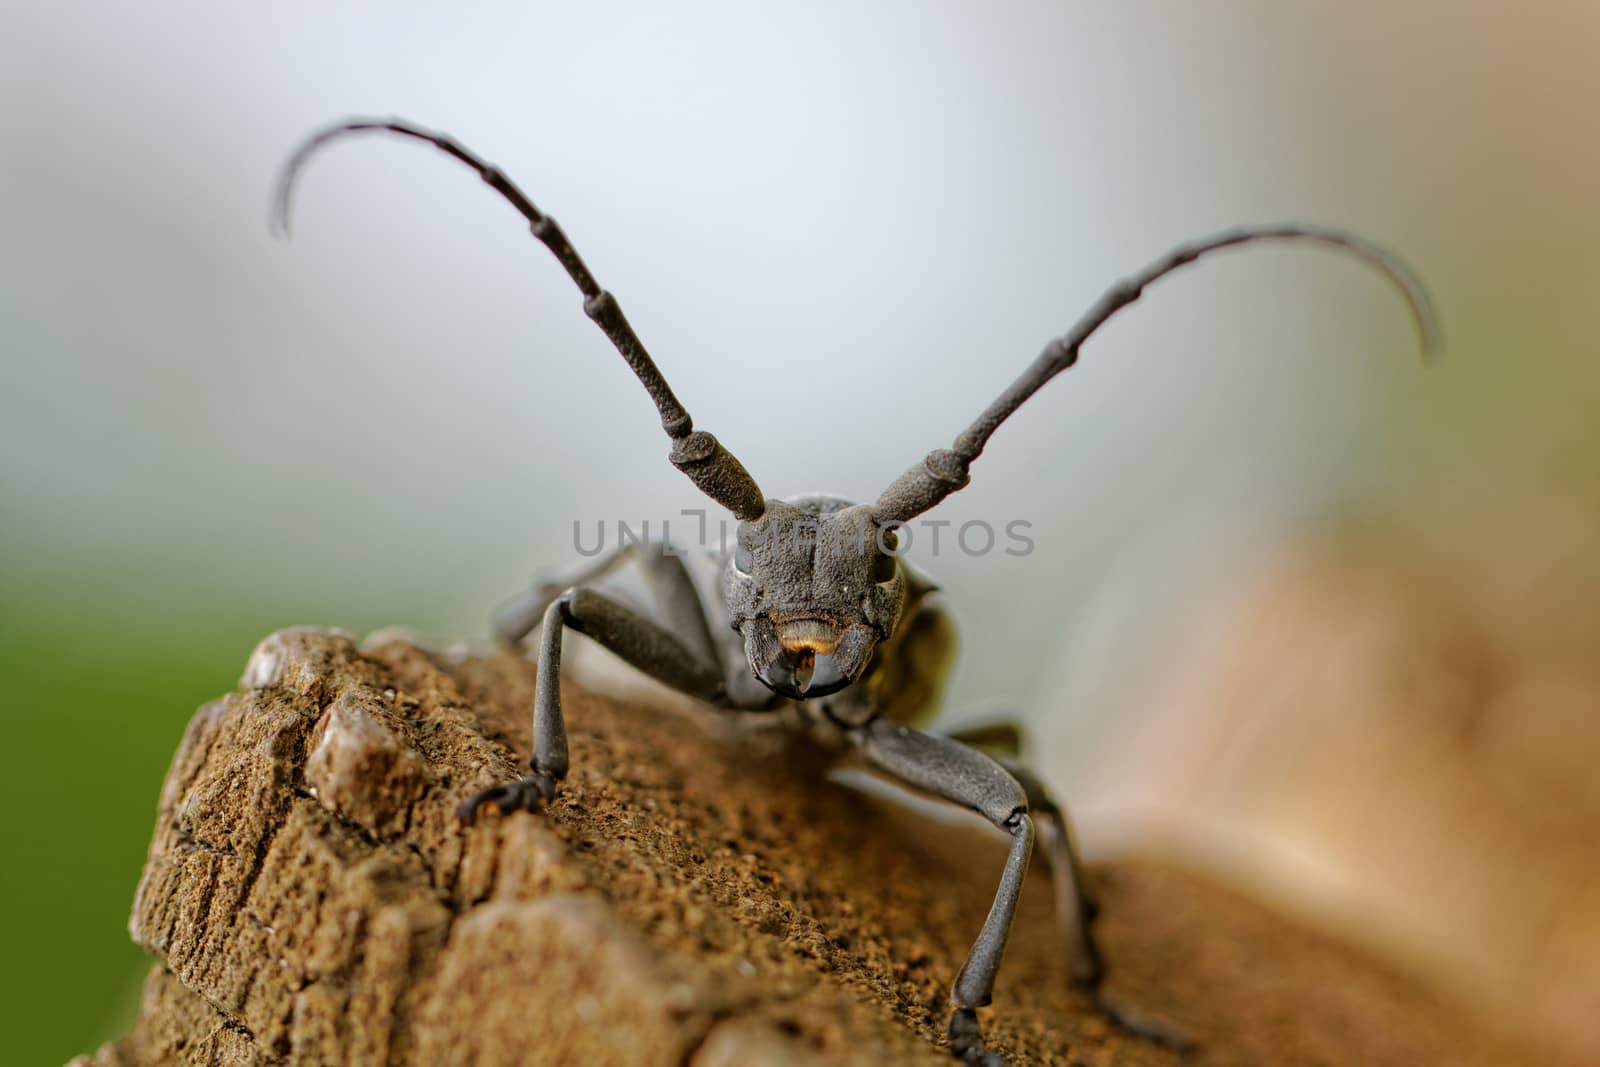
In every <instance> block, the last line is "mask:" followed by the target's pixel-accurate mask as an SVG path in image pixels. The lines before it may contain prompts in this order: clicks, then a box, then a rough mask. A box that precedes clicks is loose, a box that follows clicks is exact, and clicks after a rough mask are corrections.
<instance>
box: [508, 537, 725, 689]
mask: <svg viewBox="0 0 1600 1067" xmlns="http://www.w3.org/2000/svg"><path fill="white" fill-rule="evenodd" d="M631 562H632V563H637V564H638V566H639V569H640V570H641V571H642V572H643V573H644V576H645V579H646V581H647V582H648V583H649V587H650V594H651V598H652V600H653V601H654V604H653V607H654V609H655V611H654V614H655V615H656V616H657V618H658V620H659V621H660V622H661V624H662V625H664V626H665V627H666V628H667V629H668V630H670V631H672V632H673V633H675V634H677V635H679V636H680V637H681V638H683V639H684V640H685V641H687V642H688V643H690V644H691V645H692V646H693V651H694V652H695V653H696V654H698V655H700V656H702V657H704V658H706V659H709V660H713V661H714V660H715V659H716V658H717V653H716V648H715V646H714V645H713V643H712V640H711V627H710V624H709V622H708V621H707V619H706V609H705V604H704V603H703V602H702V601H701V599H700V594H699V592H698V591H697V590H696V589H695V586H694V581H693V579H691V578H690V577H689V571H688V568H687V567H685V566H684V563H683V557H682V556H681V555H680V554H678V553H676V552H674V551H673V550H672V548H671V546H669V545H668V544H666V543H664V542H658V543H650V544H640V543H638V542H629V543H627V544H624V545H622V546H621V547H620V548H618V549H617V550H616V551H614V552H611V553H609V554H608V555H605V556H602V557H601V558H600V559H598V560H596V561H595V562H593V563H591V564H589V565H588V566H587V567H584V568H583V569H581V570H579V571H577V572H576V573H573V574H569V575H567V576H566V577H565V578H563V579H557V580H549V579H543V580H540V579H536V580H535V581H534V584H533V587H532V588H531V589H529V590H528V591H527V592H525V593H523V594H522V595H520V596H518V597H517V598H516V599H514V600H512V601H511V602H510V603H508V604H506V605H504V606H503V607H502V608H501V609H500V610H499V611H497V612H495V616H494V632H495V636H496V637H497V638H498V639H499V640H500V642H501V643H502V644H504V645H507V646H510V647H515V646H517V645H520V644H521V643H522V641H523V639H524V638H526V637H527V636H528V635H529V634H530V633H532V632H533V631H534V630H535V629H536V628H537V627H538V625H539V623H540V621H541V620H542V619H543V618H544V614H545V612H546V610H548V609H549V607H550V604H551V603H552V602H553V601H554V600H555V599H556V598H557V597H559V596H560V595H561V594H562V593H564V592H565V591H566V590H568V589H573V588H579V587H583V586H589V585H593V584H595V583H597V582H599V581H601V580H602V579H604V578H606V577H608V576H610V575H612V574H614V573H615V572H617V571H618V570H621V569H622V568H623V567H624V566H626V565H627V564H628V563H631Z"/></svg>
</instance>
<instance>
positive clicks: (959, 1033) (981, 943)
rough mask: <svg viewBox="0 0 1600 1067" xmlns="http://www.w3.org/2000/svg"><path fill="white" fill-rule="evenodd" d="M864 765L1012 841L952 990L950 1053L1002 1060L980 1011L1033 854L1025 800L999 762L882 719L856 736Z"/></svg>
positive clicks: (981, 1060) (1030, 820)
mask: <svg viewBox="0 0 1600 1067" xmlns="http://www.w3.org/2000/svg"><path fill="white" fill-rule="evenodd" d="M856 736H857V740H858V743H859V745H860V749H861V753H862V755H863V756H864V757H865V759H866V760H867V762H868V763H869V764H870V765H871V766H873V767H876V768H877V769H879V770H881V771H884V772H886V773H888V774H889V775H891V776H893V777H894V778H897V779H899V780H900V781H902V782H904V783H905V784H907V785H909V786H912V787H914V788H916V789H920V790H923V791H924V792H928V793H932V794H933V795H935V796H938V797H941V798H943V799H945V800H948V801H951V802H952V803H956V804H960V805H961V806H963V807H966V808H970V809H971V810H973V811H976V812H977V813H978V814H980V815H982V816H983V817H984V818H986V819H988V820H989V821H990V822H991V823H993V824H994V825H995V826H997V827H999V828H1000V829H1002V830H1004V831H1005V832H1006V833H1007V834H1009V835H1010V837H1011V849H1010V851H1009V852H1008V853H1007V855H1006V865H1005V869H1004V871H1003V872H1002V873H1001V875H1000V886H999V888H998V889H997V890H996V891H995V897H994V903H993V904H992V905H990V907H989V915H988V918H986V919H985V920H984V923H983V929H982V930H981V931H980V932H979V934H978V939H977V941H976V942H975V943H974V944H973V946H972V950H971V951H970V952H969V953H968V954H967V959H966V962H965V963H963V964H962V965H961V970H960V972H959V973H958V974H957V975H956V980H955V984H954V986H952V988H951V1000H952V1002H953V1003H954V1010H953V1011H952V1012H951V1014H950V1052H951V1055H953V1056H955V1057H957V1058H958V1059H962V1060H965V1061H967V1062H969V1063H979V1064H1000V1063H1002V1062H1003V1061H1002V1060H1001V1059H1000V1058H999V1056H998V1055H997V1054H996V1053H995V1052H994V1051H993V1050H991V1049H989V1048H988V1047H986V1046H985V1045H984V1043H983V1038H982V1036H981V1035H980V1033H979V1031H978V1014H977V1009H978V1008H981V1007H983V1006H984V1005H986V1004H988V1003H990V1001H992V1000H993V999H994V980H995V974H996V973H997V972H998V971H999V969H1000V959H1001V957H1002V956H1003V955H1004V954H1005V950H1006V941H1007V939H1008V938H1009V937H1010V934H1011V920H1012V918H1013V916H1014V915H1015V914H1016V910H1017V897H1018V895H1019V894H1020V893H1021V891H1022V880H1023V877H1024V876H1025V875H1026V874H1027V871H1028V858H1029V856H1030V855H1031V854H1032V852H1033V839H1034V825H1033V817H1032V816H1031V815H1030V814H1029V812H1028V796H1027V792H1026V791H1025V790H1024V789H1023V787H1022V785H1021V783H1019V782H1018V781H1017V780H1016V779H1015V778H1014V777H1012V775H1011V774H1010V772H1008V771H1007V770H1006V769H1005V768H1004V767H1002V766H1000V764H999V763H997V762H996V761H995V760H994V759H992V758H991V757H989V756H987V755H985V754H984V753H982V752H979V751H978V750H977V749H975V748H970V747H968V746H967V745H964V744H962V743H961V742H959V741H954V740H951V739H950V738H946V737H935V736H933V735H932V734H926V733H923V732H921V731H920V730H914V729H912V728H911V727H909V726H903V725H901V724H899V723H896V722H892V721H890V720H888V719H884V718H877V719H874V720H872V721H871V722H870V723H867V724H866V725H865V726H863V727H861V728H860V731H859V733H858V734H857V735H856Z"/></svg>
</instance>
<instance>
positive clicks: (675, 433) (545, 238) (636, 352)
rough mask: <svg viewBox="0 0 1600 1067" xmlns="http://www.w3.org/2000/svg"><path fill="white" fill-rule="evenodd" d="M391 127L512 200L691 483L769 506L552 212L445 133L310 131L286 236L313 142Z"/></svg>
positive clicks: (288, 196) (722, 496) (284, 193)
mask: <svg viewBox="0 0 1600 1067" xmlns="http://www.w3.org/2000/svg"><path fill="white" fill-rule="evenodd" d="M366 132H373V133H392V134H398V135H400V136H402V137H410V138H414V139H415V140H418V141H423V142H426V143H427V144H431V145H433V146H434V147H435V148H437V149H439V150H440V151H441V152H443V153H445V154H446V155H448V156H450V157H451V158H452V159H455V160H458V161H460V162H462V163H465V164H466V165H467V166H468V167H470V168H472V169H473V170H475V171H477V172H478V177H479V178H482V179H483V181H484V184H486V185H488V186H489V188H491V189H493V190H494V191H495V192H497V193H499V194H500V195H501V196H502V197H504V198H505V199H506V200H507V201H509V202H510V204H511V206H512V207H514V208H516V209H517V211H518V212H519V213H520V214H521V215H522V217H523V218H525V219H527V220H528V226H529V228H530V229H531V230H532V231H533V235H534V236H535V237H537V238H538V239H539V240H540V241H541V242H543V244H544V246H545V247H546V248H548V249H549V250H550V251H551V252H552V253H553V254H554V255H555V257H556V259H558V260H560V261H561V266H562V267H564V268H565V269H566V272H567V274H568V276H569V277H571V278H572V281H573V283H574V284H576V285H577V287H578V291H579V292H581V293H582V294H583V310H584V313H585V314H587V315H588V316H589V317H590V318H591V319H593V320H594V321H595V323H596V324H598V325H599V327H600V328H601V329H602V330H604V331H605V334H606V336H607V337H609V338H610V339H611V343H612V344H613V345H615V346H616V349H617V351H618V352H620V353H621V354H622V358H623V359H624V360H626V361H627V363H628V366H629V367H630V368H632V370H633V373H634V376H635V377H637V378H638V379H639V381H640V383H641V384H643V385H644V388H645V391H646V392H648V393H649V394H650V399H651V400H653V401H655V405H656V410H657V411H659V412H660V413H661V428H662V429H664V430H665V431H666V432H667V436H668V437H669V438H671V440H672V451H671V453H670V455H669V458H670V459H671V460H672V465H673V466H674V467H677V468H678V469H679V470H681V471H683V473H685V474H687V475H688V476H689V478H690V480H692V481H693V482H694V483H695V485H697V486H699V487H700V490H701V492H703V493H705V494H706V495H707V496H709V497H711V499H713V500H715V501H717V503H719V504H721V505H723V506H724V507H726V508H727V509H728V510H729V511H731V512H733V513H734V515H736V516H738V518H740V519H741V520H749V519H755V518H758V517H759V516H760V515H761V513H762V512H763V511H765V510H766V501H765V498H764V497H763V496H762V495H761V487H760V486H758V485H757V484H756V480H755V479H754V478H752V477H751V476H750V472H749V471H747V470H745V468H744V466H743V464H741V463H740V462H739V460H738V459H737V458H735V456H734V455H733V453H731V452H729V451H728V450H727V449H726V448H724V447H723V446H722V444H721V443H720V442H718V441H717V439H716V438H715V437H713V436H712V435H711V434H709V433H706V432H705V431H704V430H696V429H695V428H694V421H693V420H692V419H691V418H690V417H689V412H688V411H687V410H685V409H684V406H683V405H682V404H681V403H679V402H678V398H677V397H676V396H674V395H673V392H672V388H671V387H670V386H669V385H667V379H666V377H665V376H663V375H662V373H661V370H660V368H658V367H657V366H656V364H655V360H653V359H651V358H650V353H649V352H647V351H645V347H644V344H643V343H642V342H641V341H640V340H639V336H638V334H636V333H634V332H633V327H632V326H631V325H629V323H628V320H627V318H626V317H624V316H623V314H622V308H621V306H620V305H619V304H618V303H617V299H616V297H614V296H612V295H611V294H610V293H609V292H607V291H606V290H605V289H602V288H601V287H600V283H599V282H597V281H595V277H594V275H593V274H591V273H590V272H589V268H588V266H587V265H585V263H584V262H583V259H582V258H581V257H579V255H578V252H577V249H575V248H573V247H572V242H571V241H569V240H567V235H566V234H565V233H563V232H562V230H561V227H560V226H558V225H557V224H556V220H555V219H553V218H551V217H550V216H549V215H546V214H545V213H543V212H542V211H540V210H539V209H538V208H536V207H534V206H533V201H531V200H529V199H528V197H527V195H526V194H524V193H523V191H522V190H521V189H519V188H517V186H516V184H515V183H513V182H512V181H511V179H510V178H507V177H506V176H505V175H504V174H503V173H501V172H500V170H499V168H497V167H494V166H491V165H490V164H488V163H486V162H484V161H483V160H482V159H480V158H479V157H478V156H477V155H475V154H473V153H472V152H470V151H468V150H467V149H466V148H463V147H462V146H461V145H459V144H457V143H456V142H455V141H454V140H452V139H451V138H450V137H448V136H446V135H445V134H442V133H436V132H434V131H433V130H428V129H424V128H423V127H421V126H416V125H413V124H412V123H409V122H406V121H404V120H402V119H371V118H354V119H346V120H345V121H343V122H339V123H335V124H334V125H332V126H329V127H327V128H325V129H323V130H320V131H318V132H317V133H315V134H313V135H311V136H310V137H308V138H307V139H306V140H305V141H303V142H301V144H300V147H298V148H296V149H295V151H294V154H293V155H292V156H290V157H289V160H288V162H287V163H285V164H284V166H283V171H282V172H281V173H280V174H279V176H278V183H277V188H276V190H275V192H274V194H273V199H272V204H273V208H272V220H271V222H272V228H273V230H274V232H276V233H278V234H280V235H282V236H284V237H287V236H288V234H289V209H290V206H291V200H292V197H293V195H294V184H295V180H296V179H297V178H298V177H299V176H300V171H301V170H302V169H303V168H304V167H305V165H306V162H307V161H308V160H309V159H310V158H311V156H312V155H313V154H315V153H316V152H317V150H318V149H320V148H322V147H323V146H324V145H326V144H328V143H329V142H330V141H335V140H337V139H339V138H341V137H344V136H346V135H349V134H354V133H366Z"/></svg>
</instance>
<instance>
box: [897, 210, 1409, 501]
mask: <svg viewBox="0 0 1600 1067" xmlns="http://www.w3.org/2000/svg"><path fill="white" fill-rule="evenodd" d="M1269 240H1295V241H1312V242H1316V243H1318V244H1323V245H1330V246H1332V247H1334V248H1337V249H1340V250H1341V251H1344V252H1347V253H1349V254H1351V255H1354V256H1356V257H1358V258H1360V259H1362V260H1365V261H1366V262H1367V263H1368V264H1370V265H1371V266H1373V267H1375V268H1376V269H1377V270H1379V271H1381V272H1382V273H1383V274H1384V276H1385V277H1387V278H1388V279H1389V280H1390V281H1391V282H1393V283H1394V285H1395V287H1396V288H1398V289H1399V290H1400V292H1401V294H1402V295H1403V296H1404V297H1405V300H1406V303H1407V305H1408V306H1409V307H1410V309H1411V315H1412V318H1413V319H1414V320H1415V321H1416V325H1417V333H1418V335H1419V338H1420V341H1421V345H1422V357H1423V361H1424V362H1428V361H1429V360H1430V359H1431V357H1432V356H1433V355H1434V354H1435V353H1436V352H1437V351H1438V350H1439V349H1440V347H1441V344H1440V334H1439V323H1438V319H1437V317H1436V316H1435V314H1434V311H1433V302H1432V301H1431V300H1430V299H1429V297H1428V292H1427V290H1426V289H1425V288H1424V287H1423V285H1422V282H1421V280H1420V279H1419V278H1418V277H1417V275H1416V273H1415V272H1414V271H1412V270H1411V268H1410V267H1408V266H1406V264H1405V263H1404V262H1403V261H1401V260H1400V259H1399V257H1397V256H1395V255H1394V254H1393V253H1391V252H1388V251H1386V250H1384V249H1382V248H1380V247H1378V246H1377V245H1375V244H1373V243H1372V242H1370V241H1368V240H1366V239H1364V238H1361V237H1357V236H1355V235H1354V234H1349V233H1345V232H1343V231H1340V230H1330V229H1323V228H1321V227H1316V226H1302V225H1298V224H1294V223H1285V224H1280V225H1273V226H1241V227H1239V228H1237V229H1232V230H1224V231H1223V232H1222V233H1218V234H1213V235H1212V236H1210V237H1207V238H1205V239H1203V240H1200V241H1195V242H1193V243H1191V244H1185V245H1180V246H1178V247H1177V248H1175V249H1173V250H1172V251H1171V252H1168V253H1167V254H1166V255H1164V256H1162V257H1161V258H1160V259H1158V260H1156V261H1155V262H1154V263H1152V264H1150V265H1149V266H1147V267H1146V268H1144V270H1142V271H1140V272H1139V273H1137V274H1135V275H1133V276H1132V277H1129V278H1125V279H1123V280H1122V281H1121V282H1118V283H1117V284H1116V285H1113V286H1112V287H1111V288H1110V289H1108V290H1106V292H1105V294H1104V295H1103V296H1101V297H1100V299H1099V300H1098V301H1097V302H1096V303H1095V305H1094V306H1093V307H1091V308H1090V309H1089V311H1088V312H1087V313H1086V314H1085V315H1084V316H1083V317H1082V318H1080V319H1079V320H1078V321H1077V323H1076V324H1075V325H1074V326H1073V327H1072V329H1071V330H1069V331H1067V333H1066V334H1064V335H1063V336H1061V337H1058V338H1056V339H1055V340H1053V341H1051V342H1050V343H1049V344H1047V345H1045V346H1044V351H1042V352H1040V353H1039V355H1038V357H1037V358H1035V359H1034V361H1033V362H1032V363H1031V364H1029V366H1028V368H1027V370H1025V371H1023V372H1022V374H1021V375H1019V376H1018V378H1017V380H1016V381H1014V382H1012V383H1011V385H1010V386H1009V387H1008V388H1007V389H1006V391H1005V392H1003V393H1001V394H1000V396H999V397H997V398H996V399H995V401H994V403H992V404H990V405H989V406H988V407H987V408H985V409H984V412H983V414H981V415H979V416H978V418H977V420H976V421H974V422H973V423H972V425H971V426H968V427H967V428H966V430H965V431H964V432H963V433H962V434H961V435H960V436H959V437H957V438H956V439H955V443H954V444H953V445H952V446H951V447H950V448H941V449H937V450H935V451H933V452H930V453H928V455H927V457H926V458H925V459H924V460H923V461H922V462H921V463H919V464H917V465H916V466H914V467H912V468H911V469H910V470H908V471H906V472H905V473H904V474H902V475H901V476H900V477H899V478H897V479H895V481H894V482H893V483H892V484H891V485H890V486H889V488H887V489H885V490H884V491H883V495H881V496H880V497H878V502H877V504H876V505H874V508H873V512H874V514H875V515H876V516H877V519H878V521H879V522H880V523H884V524H888V523H895V522H906V521H908V520H910V519H912V518H915V517H916V516H918V515H920V514H922V513H923V512H924V511H927V510H928V509H929V508H931V507H933V506H934V505H935V504H937V503H939V502H940V501H941V500H943V499H944V498H945V497H947V496H949V495H950V494H951V493H954V492H956V491H957V490H959V489H962V488H964V487H965V486H966V485H967V483H968V482H969V481H970V480H971V475H970V472H969V468H970V467H971V465H972V461H973V460H975V459H977V458H978V456H980V455H981V454H982V453H983V449H984V446H985V445H986V444H988V443H989V438H990V436H992V435H993V434H994V432H995V430H997V429H998V428H999V426H1000V424H1001V423H1002V422H1004V421H1006V419H1008V418H1010V417H1011V415H1012V414H1013V413H1014V412H1015V411H1016V410H1017V409H1018V408H1019V407H1021V406H1022V405H1023V404H1024V403H1026V402H1027V400H1028V398H1029V397H1031V396H1032V395H1033V394H1034V393H1036V392H1038V391H1039V390H1040V389H1041V388H1042V387H1043V386H1044V384H1045V383H1046V382H1048V381H1049V380H1050V379H1051V378H1054V377H1055V376H1056V375H1057V374H1060V373H1061V372H1062V371H1064V370H1066V369H1067V368H1068V367H1070V366H1072V365H1073V364H1074V363H1076V362H1077V361H1078V349H1079V348H1081V347H1082V346H1083V343H1084V342H1085V341H1087V340H1088V339H1089V338H1090V337H1091V336H1092V335H1093V334H1094V332H1095V331H1096V330H1098V329H1100V327H1101V326H1104V325H1105V323H1106V321H1107V320H1108V319H1110V318H1111V317H1112V316H1113V315H1115V314H1116V313H1117V312H1118V311H1121V310H1122V309H1123V308H1125V307H1127V306H1128V305H1129V304H1131V303H1133V302H1134V301H1136V300H1138V299H1139V297H1141V296H1143V295H1144V291H1145V289H1146V288H1147V287H1148V286H1150V285H1151V284H1152V283H1154V282H1156V281H1158V280H1159V279H1161V278H1163V277H1165V276H1166V275H1168V274H1170V273H1172V272H1173V271H1175V270H1177V269H1178V268H1179V267H1182V266H1185V265H1187V264H1189V263H1193V262H1194V261H1195V260H1197V259H1199V258H1200V257H1201V256H1204V255H1206V254H1208V253H1211V252H1216V251H1218V250H1220V249H1223V248H1231V247H1233V246H1235V245H1243V244H1249V243H1251V242H1253V241H1269Z"/></svg>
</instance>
